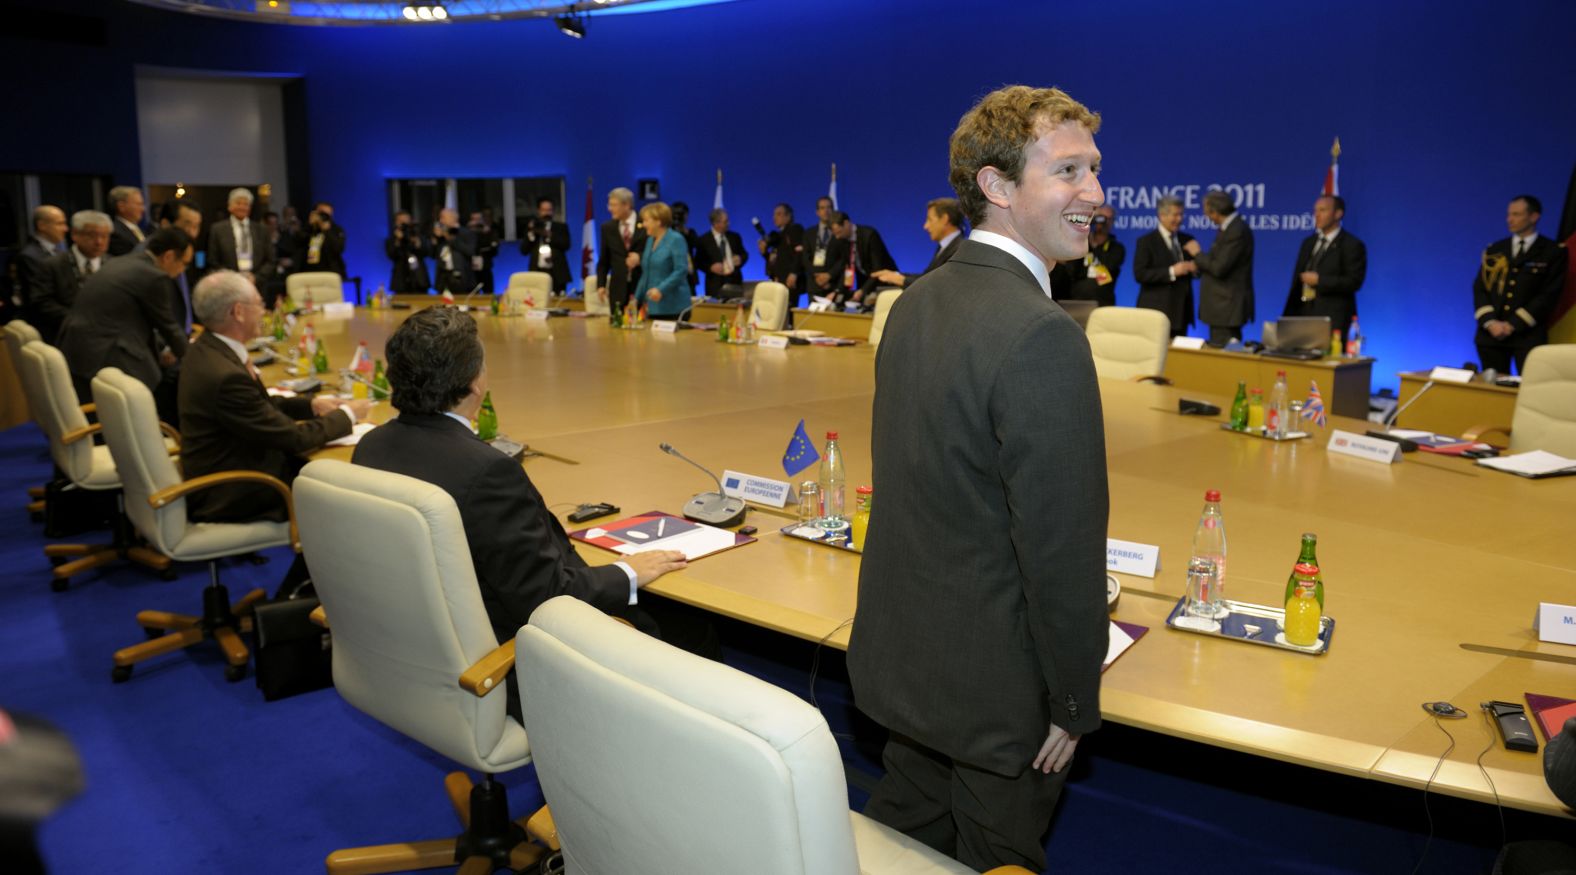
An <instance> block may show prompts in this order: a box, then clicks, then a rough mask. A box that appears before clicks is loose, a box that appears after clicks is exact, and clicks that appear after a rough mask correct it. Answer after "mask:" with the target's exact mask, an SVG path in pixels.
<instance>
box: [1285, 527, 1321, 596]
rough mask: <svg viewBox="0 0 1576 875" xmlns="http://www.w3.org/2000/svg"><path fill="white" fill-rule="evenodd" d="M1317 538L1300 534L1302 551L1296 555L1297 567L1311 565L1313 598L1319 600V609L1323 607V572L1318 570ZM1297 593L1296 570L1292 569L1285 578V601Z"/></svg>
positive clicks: (1312, 534)
mask: <svg viewBox="0 0 1576 875" xmlns="http://www.w3.org/2000/svg"><path fill="white" fill-rule="evenodd" d="M1318 546H1319V536H1318V535H1315V534H1314V533H1313V532H1303V533H1302V549H1301V550H1300V551H1299V552H1298V553H1297V562H1296V564H1297V565H1303V564H1307V565H1312V566H1313V567H1314V590H1313V592H1314V597H1315V598H1317V599H1318V600H1319V607H1320V608H1323V607H1324V572H1322V571H1320V570H1318V569H1319V556H1318ZM1296 591H1297V570H1296V568H1293V569H1292V572H1291V574H1290V575H1289V576H1288V577H1287V578H1286V599H1285V600H1286V601H1290V600H1291V597H1292V595H1293V594H1295V593H1296Z"/></svg>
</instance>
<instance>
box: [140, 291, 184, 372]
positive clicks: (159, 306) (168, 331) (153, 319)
mask: <svg viewBox="0 0 1576 875" xmlns="http://www.w3.org/2000/svg"><path fill="white" fill-rule="evenodd" d="M136 300H137V306H139V307H141V308H142V312H143V315H144V316H145V317H146V318H147V320H148V324H149V325H152V326H153V330H154V331H155V332H157V333H158V335H159V336H160V337H162V338H164V344H165V345H166V346H168V347H169V348H170V352H172V353H174V354H175V357H176V358H182V357H184V356H185V355H186V331H185V329H184V328H183V327H182V326H181V324H180V323H179V322H176V321H175V314H174V313H172V312H170V286H169V283H168V282H161V283H158V284H155V285H152V286H149V287H148V288H146V289H143V290H141V291H140V292H139V293H138V294H137V296H136Z"/></svg>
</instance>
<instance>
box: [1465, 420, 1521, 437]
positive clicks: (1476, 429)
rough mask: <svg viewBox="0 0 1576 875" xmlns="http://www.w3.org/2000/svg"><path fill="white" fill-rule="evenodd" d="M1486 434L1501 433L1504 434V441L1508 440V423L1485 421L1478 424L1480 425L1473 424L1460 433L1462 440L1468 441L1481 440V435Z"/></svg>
mask: <svg viewBox="0 0 1576 875" xmlns="http://www.w3.org/2000/svg"><path fill="white" fill-rule="evenodd" d="M1486 434H1501V435H1504V436H1505V440H1506V441H1509V440H1510V426H1508V425H1488V424H1486V423H1485V424H1480V425H1474V426H1472V427H1471V428H1469V429H1467V430H1466V431H1464V432H1462V433H1461V439H1462V440H1468V441H1481V440H1483V436H1484V435H1486Z"/></svg>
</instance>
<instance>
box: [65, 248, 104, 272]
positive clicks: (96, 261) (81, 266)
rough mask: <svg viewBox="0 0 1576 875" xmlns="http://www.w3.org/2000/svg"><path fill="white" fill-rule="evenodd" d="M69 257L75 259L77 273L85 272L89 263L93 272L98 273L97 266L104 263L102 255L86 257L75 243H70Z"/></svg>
mask: <svg viewBox="0 0 1576 875" xmlns="http://www.w3.org/2000/svg"><path fill="white" fill-rule="evenodd" d="M71 257H72V258H75V259H76V260H77V273H87V270H88V267H89V266H90V265H91V266H92V268H93V272H94V273H98V269H99V267H100V266H102V265H103V263H104V256H102V255H101V256H99V257H98V258H88V257H87V256H86V255H83V254H82V250H80V249H78V248H77V246H76V244H75V243H73V244H71Z"/></svg>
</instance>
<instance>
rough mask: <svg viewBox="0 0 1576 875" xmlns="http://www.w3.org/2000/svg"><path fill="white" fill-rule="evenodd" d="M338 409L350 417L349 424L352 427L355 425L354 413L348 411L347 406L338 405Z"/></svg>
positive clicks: (348, 406)
mask: <svg viewBox="0 0 1576 875" xmlns="http://www.w3.org/2000/svg"><path fill="white" fill-rule="evenodd" d="M339 409H340V410H343V411H345V415H346V416H348V417H350V424H351V425H352V426H353V425H355V424H356V412H355V411H354V410H351V409H350V405H349V404H341V405H339Z"/></svg>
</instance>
